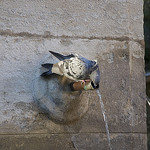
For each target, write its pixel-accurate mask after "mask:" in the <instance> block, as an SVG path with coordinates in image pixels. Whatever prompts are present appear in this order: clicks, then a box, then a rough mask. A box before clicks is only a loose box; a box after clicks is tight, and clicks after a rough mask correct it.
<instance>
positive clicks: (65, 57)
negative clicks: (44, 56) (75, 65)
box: [49, 51, 75, 60]
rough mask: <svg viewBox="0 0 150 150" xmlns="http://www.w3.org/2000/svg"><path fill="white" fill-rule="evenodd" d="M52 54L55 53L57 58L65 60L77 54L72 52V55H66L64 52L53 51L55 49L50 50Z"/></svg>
mask: <svg viewBox="0 0 150 150" xmlns="http://www.w3.org/2000/svg"><path fill="white" fill-rule="evenodd" d="M49 52H50V53H51V54H53V55H54V56H55V57H56V58H58V59H59V60H65V59H70V58H72V57H75V55H73V54H70V55H67V56H64V55H62V54H59V53H56V52H53V51H49Z"/></svg>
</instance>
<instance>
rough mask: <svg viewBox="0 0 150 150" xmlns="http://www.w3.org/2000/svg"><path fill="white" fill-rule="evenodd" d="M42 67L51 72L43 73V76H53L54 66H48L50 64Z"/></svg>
mask: <svg viewBox="0 0 150 150" xmlns="http://www.w3.org/2000/svg"><path fill="white" fill-rule="evenodd" d="M42 67H44V68H46V69H48V70H49V71H46V72H44V73H42V74H41V76H49V75H51V74H53V72H52V68H53V64H48V63H47V64H42Z"/></svg>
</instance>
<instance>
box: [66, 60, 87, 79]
mask: <svg viewBox="0 0 150 150" xmlns="http://www.w3.org/2000/svg"><path fill="white" fill-rule="evenodd" d="M64 75H65V76H66V77H68V78H70V79H73V80H76V81H77V80H82V79H85V77H86V75H87V69H86V64H85V63H84V62H83V61H81V60H80V59H77V58H74V59H69V60H66V61H65V62H64Z"/></svg>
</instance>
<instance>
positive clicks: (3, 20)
mask: <svg viewBox="0 0 150 150" xmlns="http://www.w3.org/2000/svg"><path fill="white" fill-rule="evenodd" d="M142 6H143V2H142V1H140V0H138V1H130V2H128V1H126V0H121V1H120V0H119V1H118V0H109V1H105V0H101V1H74V0H72V1H64V0H63V1H59V0H57V1H46V0H44V1H34V2H32V1H25V0H21V1H19V0H15V1H1V2H0V14H1V16H0V34H5V33H4V31H6V30H7V32H9V34H11V32H12V34H11V35H13V34H15V33H20V35H22V36H23V35H30V33H31V34H34V35H36V34H37V35H38V34H40V35H44V36H50V35H54V36H62V35H65V36H79V37H106V36H110V37H122V36H123V37H124V36H128V37H131V38H136V39H143V22H142V20H143V12H142V11H143V7H142Z"/></svg>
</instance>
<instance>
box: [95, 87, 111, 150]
mask: <svg viewBox="0 0 150 150" xmlns="http://www.w3.org/2000/svg"><path fill="white" fill-rule="evenodd" d="M97 94H98V96H99V100H100V105H101V110H102V114H103V117H104V122H105V128H106V132H107V140H108V145H109V149H110V150H112V147H111V143H110V135H109V128H108V122H107V116H106V113H105V107H104V103H103V100H102V97H101V94H100V91H99V90H98V89H97Z"/></svg>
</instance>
